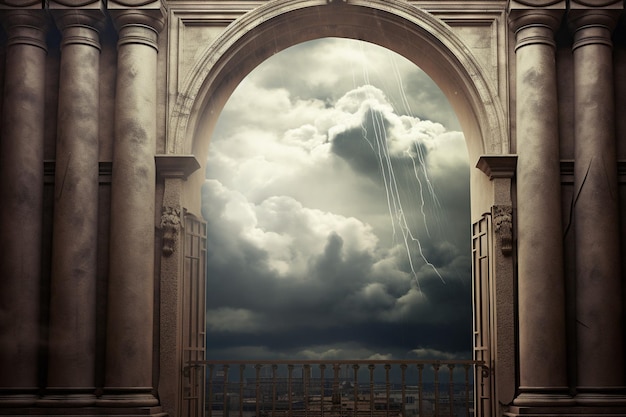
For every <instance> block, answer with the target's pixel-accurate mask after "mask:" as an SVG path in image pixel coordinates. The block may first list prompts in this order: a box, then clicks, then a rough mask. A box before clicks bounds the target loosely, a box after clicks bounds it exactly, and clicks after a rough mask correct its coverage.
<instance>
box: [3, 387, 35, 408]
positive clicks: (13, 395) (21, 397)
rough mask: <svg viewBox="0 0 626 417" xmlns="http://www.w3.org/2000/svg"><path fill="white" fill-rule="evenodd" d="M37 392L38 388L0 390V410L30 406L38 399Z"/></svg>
mask: <svg viewBox="0 0 626 417" xmlns="http://www.w3.org/2000/svg"><path fill="white" fill-rule="evenodd" d="M38 391H39V389H38V388H16V389H12V388H10V389H6V388H0V409H2V408H4V407H29V406H32V405H34V404H35V402H36V401H37V400H38V399H39V395H38Z"/></svg>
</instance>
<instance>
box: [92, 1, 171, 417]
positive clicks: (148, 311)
mask: <svg viewBox="0 0 626 417" xmlns="http://www.w3.org/2000/svg"><path fill="white" fill-rule="evenodd" d="M109 5H110V4H109ZM111 13H112V15H113V18H114V22H115V24H116V26H117V28H118V31H119V43H118V62H117V85H116V96H115V143H114V151H113V176H112V183H111V238H110V239H111V247H110V273H109V290H108V305H107V344H106V370H105V391H104V395H103V396H102V398H101V399H100V400H99V404H100V405H102V406H112V407H116V406H120V407H126V406H130V407H141V406H153V405H157V404H158V400H157V399H156V397H154V395H153V393H152V385H153V384H152V383H153V378H152V377H153V375H152V367H153V358H152V352H153V343H154V340H153V319H154V317H153V315H154V279H155V277H154V251H155V245H154V239H155V211H154V210H155V208H154V205H155V184H156V178H155V175H156V174H155V161H154V157H155V152H156V87H157V85H156V73H157V40H158V33H159V31H160V30H161V28H162V27H163V23H164V22H163V18H162V16H163V14H162V12H161V11H160V10H156V11H155V10H151V11H146V10H140V9H127V10H122V11H112V12H111Z"/></svg>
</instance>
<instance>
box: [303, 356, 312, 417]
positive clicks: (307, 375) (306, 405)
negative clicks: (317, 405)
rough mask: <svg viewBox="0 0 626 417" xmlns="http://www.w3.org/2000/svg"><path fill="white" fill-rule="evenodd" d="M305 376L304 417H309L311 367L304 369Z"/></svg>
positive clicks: (307, 366) (304, 367) (306, 366)
mask: <svg viewBox="0 0 626 417" xmlns="http://www.w3.org/2000/svg"><path fill="white" fill-rule="evenodd" d="M302 372H303V374H304V381H303V382H304V417H309V383H310V381H311V365H308V364H307V365H304V366H303V367H302Z"/></svg>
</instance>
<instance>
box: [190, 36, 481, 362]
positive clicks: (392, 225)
mask: <svg viewBox="0 0 626 417" xmlns="http://www.w3.org/2000/svg"><path fill="white" fill-rule="evenodd" d="M459 130H460V128H459V124H458V121H457V120H456V118H455V116H454V113H453V111H452V110H451V108H450V106H449V104H448V103H447V101H446V99H445V97H444V96H443V94H442V93H441V92H440V90H439V89H438V87H437V86H436V85H435V84H434V83H433V82H432V81H431V80H430V78H428V76H427V75H426V74H424V73H423V72H422V71H421V70H420V69H419V68H418V67H416V66H415V65H414V64H412V63H411V62H409V61H407V60H405V59H404V58H402V57H401V56H399V55H396V54H394V53H392V52H390V51H388V50H386V49H383V48H380V47H378V46H375V45H372V44H367V43H364V42H358V41H354V40H346V39H338V38H325V39H319V40H316V41H311V42H306V43H303V44H300V45H297V46H295V47H292V48H289V49H287V50H284V51H282V52H280V53H277V54H276V55H274V56H273V57H271V58H270V59H268V60H266V61H265V62H263V63H262V64H261V65H260V66H259V67H257V68H256V69H255V70H254V71H253V72H252V73H251V74H250V75H249V76H248V77H247V78H246V79H245V80H244V81H243V82H242V83H241V84H240V85H239V87H238V88H237V90H236V91H235V92H234V93H233V95H232V96H231V98H230V100H229V101H228V103H227V105H226V107H225V108H224V110H223V112H222V114H221V115H220V119H219V122H218V125H217V127H216V129H215V132H214V134H213V137H212V138H211V142H210V146H209V155H208V159H207V172H206V178H207V180H206V182H205V184H204V187H203V190H202V192H203V202H204V204H203V215H204V217H205V219H206V220H207V222H208V262H207V264H208V284H207V285H208V296H207V326H208V329H207V331H208V336H207V341H208V343H207V344H208V352H207V357H208V358H209V359H377V358H378V359H391V358H393V359H402V358H407V359H408V358H410V359H422V358H423V359H448V358H458V359H469V358H470V357H471V337H472V336H471V334H472V332H471V323H472V320H471V277H470V259H471V252H470V236H469V224H470V220H469V180H468V177H469V165H468V158H467V150H466V146H465V143H464V139H463V135H462V133H461V132H460V131H459Z"/></svg>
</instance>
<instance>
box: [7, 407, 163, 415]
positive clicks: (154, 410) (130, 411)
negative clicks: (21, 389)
mask: <svg viewBox="0 0 626 417" xmlns="http://www.w3.org/2000/svg"><path fill="white" fill-rule="evenodd" d="M0 416H16V417H17V416H49V417H141V416H149V417H168V414H167V413H164V412H163V409H162V408H161V407H138V408H132V407H115V408H105V407H80V408H76V407H74V408H63V407H28V408H0Z"/></svg>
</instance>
